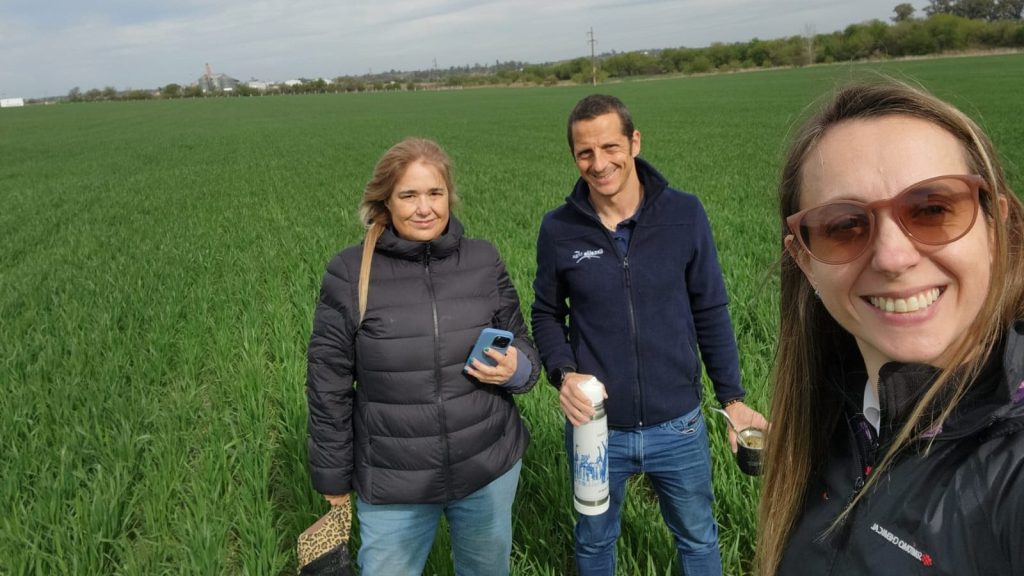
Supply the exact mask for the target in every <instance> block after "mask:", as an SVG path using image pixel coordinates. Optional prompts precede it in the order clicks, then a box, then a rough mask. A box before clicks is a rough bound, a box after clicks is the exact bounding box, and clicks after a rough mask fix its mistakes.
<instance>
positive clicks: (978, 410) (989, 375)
mask: <svg viewBox="0 0 1024 576" xmlns="http://www.w3.org/2000/svg"><path fill="white" fill-rule="evenodd" d="M938 375H939V369H938V368H935V367H934V366H929V365H926V364H911V363H907V364H904V363H899V362H889V363H887V364H885V365H883V366H882V368H881V370H880V371H879V375H878V392H879V402H880V404H881V408H882V428H881V431H880V437H881V438H883V439H891V438H892V437H893V435H894V434H895V433H896V432H898V431H899V429H900V427H902V426H903V424H904V422H906V419H907V418H908V417H909V416H910V413H911V412H912V411H913V410H914V408H915V407H916V406H917V403H918V402H919V401H920V399H921V397H922V396H924V393H925V391H926V390H927V388H928V385H929V384H931V383H932V382H933V381H934V380H935V378H936V377H938ZM955 377H956V376H954V378H955ZM951 395H952V387H951V386H947V387H946V388H945V389H944V390H942V391H941V392H940V397H939V398H938V400H937V401H936V402H935V403H934V405H935V406H936V409H935V410H934V411H933V413H934V415H938V412H939V410H941V407H942V406H945V405H946V402H947V401H948V400H949V397H950V396H951ZM1011 411H1013V412H1021V413H1022V414H1024V320H1018V321H1016V322H1014V323H1013V325H1012V326H1011V327H1010V329H1009V330H1008V331H1007V333H1006V336H1005V337H1004V339H1003V341H1002V343H1001V344H1000V346H998V347H997V349H996V353H994V354H992V357H991V358H990V359H989V361H988V363H987V364H986V365H985V367H984V368H983V369H982V371H981V373H980V374H979V376H978V378H977V381H976V382H975V384H974V385H973V386H971V387H970V388H969V389H968V391H967V393H966V394H965V395H964V397H963V398H962V399H961V400H960V403H959V405H958V406H957V408H956V410H954V411H953V413H952V414H951V415H950V417H949V418H948V419H947V420H946V422H945V423H943V426H942V429H940V430H921V432H923V433H925V435H939V434H941V435H942V436H943V437H960V436H965V435H968V434H971V433H973V432H975V431H977V430H978V429H980V428H982V427H984V426H985V425H987V424H988V423H990V422H991V421H993V420H995V419H999V418H1001V417H1004V416H1006V415H1007V413H1009V412H1011ZM922 421H923V422H926V423H927V422H930V421H931V418H928V417H927V416H926V417H925V418H924V419H923V420H922Z"/></svg>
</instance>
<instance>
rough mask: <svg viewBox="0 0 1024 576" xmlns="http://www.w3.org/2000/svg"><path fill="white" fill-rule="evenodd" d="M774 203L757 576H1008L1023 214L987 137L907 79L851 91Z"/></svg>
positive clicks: (1021, 478) (1016, 510) (1020, 493)
mask: <svg viewBox="0 0 1024 576" xmlns="http://www.w3.org/2000/svg"><path fill="white" fill-rule="evenodd" d="M779 198H780V209H781V216H782V221H781V228H782V235H783V243H784V246H785V249H786V256H785V257H784V259H783V262H782V277H781V304H780V334H779V350H778V358H777V359H778V363H777V366H776V374H775V385H774V390H773V400H772V412H771V418H772V422H773V424H772V433H771V436H770V443H769V445H768V447H767V455H766V459H767V461H766V467H765V484H764V490H763V494H762V503H761V511H760V529H759V543H758V547H757V550H758V558H757V567H758V572H759V573H761V574H764V575H768V574H825V573H828V574H882V573H885V574H910V573H917V572H918V571H920V570H922V569H926V570H927V571H928V572H927V573H929V574H958V575H964V574H979V575H980V574H1020V573H1024V547H1022V546H1020V542H1021V541H1022V538H1024V402H1022V400H1024V321H1022V320H1021V319H1022V318H1024V255H1022V239H1024V208H1022V205H1021V202H1020V200H1019V199H1018V198H1017V197H1016V196H1014V194H1013V192H1012V191H1011V190H1010V189H1009V187H1008V185H1007V182H1006V178H1005V175H1004V174H1003V170H1002V168H1001V167H1000V165H999V159H998V157H997V155H996V153H995V151H994V149H993V147H992V144H991V142H990V141H989V139H988V137H987V136H986V135H985V134H984V133H983V132H982V131H981V130H980V128H978V126H977V125H975V124H974V122H972V121H971V120H970V119H969V118H967V117H966V116H965V115H964V114H963V113H961V112H960V111H958V110H957V109H955V108H953V107H952V106H950V105H948V104H946V103H944V102H942V101H940V100H938V99H936V98H934V97H933V96H931V95H929V94H927V93H924V92H923V91H921V90H918V89H915V88H911V87H908V86H906V85H903V84H898V83H895V82H890V83H883V84H870V85H856V86H851V87H847V88H845V89H843V90H841V91H839V92H838V93H837V94H836V95H835V96H834V97H833V98H832V99H831V100H830V101H829V102H828V103H827V104H826V105H825V106H824V107H823V108H822V109H821V110H820V111H819V112H818V113H817V114H815V115H814V116H812V117H811V118H809V119H808V120H807V121H806V122H805V123H804V124H803V126H802V127H801V129H800V130H799V131H797V132H796V135H795V138H794V140H793V142H792V144H791V147H790V149H789V153H788V155H787V158H786V163H785V165H784V167H783V173H782V180H781V184H780V187H779Z"/></svg>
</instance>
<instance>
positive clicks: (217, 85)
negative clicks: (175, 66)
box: [196, 64, 239, 94]
mask: <svg viewBox="0 0 1024 576" xmlns="http://www.w3.org/2000/svg"><path fill="white" fill-rule="evenodd" d="M196 84H198V85H199V89H200V90H202V91H203V94H206V93H207V92H231V91H233V90H234V89H235V88H238V84H239V82H238V79H236V78H232V77H231V76H228V75H227V74H214V73H213V70H211V69H210V65H209V64H207V65H206V73H204V74H203V75H202V76H200V77H199V80H197V81H196Z"/></svg>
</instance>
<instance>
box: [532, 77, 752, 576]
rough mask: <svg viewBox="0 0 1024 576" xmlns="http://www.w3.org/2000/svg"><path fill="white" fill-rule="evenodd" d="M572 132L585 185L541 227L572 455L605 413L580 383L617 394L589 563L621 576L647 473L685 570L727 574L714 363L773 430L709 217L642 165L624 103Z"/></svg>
mask: <svg viewBox="0 0 1024 576" xmlns="http://www.w3.org/2000/svg"><path fill="white" fill-rule="evenodd" d="M568 138H569V148H570V150H571V152H572V156H573V159H574V161H575V163H576V167H577V168H578V169H579V172H580V178H579V179H578V180H577V181H576V185H575V187H574V188H573V191H572V193H571V194H570V195H569V197H568V198H567V199H566V203H565V204H564V205H562V206H559V207H558V208H556V209H555V210H552V211H551V212H549V213H548V214H547V215H545V217H544V220H543V222H542V223H541V227H540V234H539V237H538V239H537V277H536V279H535V281H534V292H535V300H534V304H533V317H532V323H533V335H534V339H535V341H536V343H537V348H538V349H539V350H540V354H541V360H542V361H543V363H544V366H545V368H546V370H547V373H548V379H549V380H550V381H551V382H552V383H553V384H554V385H555V386H556V387H558V388H559V403H560V404H561V408H562V411H563V412H564V413H565V417H566V419H567V422H566V430H565V433H566V448H567V450H568V451H569V454H570V458H569V459H570V460H572V457H571V454H572V452H571V450H572V445H571V437H572V427H571V426H572V425H578V424H581V423H583V422H586V421H588V420H589V419H590V416H591V415H592V414H593V409H592V408H591V405H590V402H589V400H588V399H587V396H586V395H585V394H583V392H582V391H580V389H579V388H578V385H579V383H581V382H583V381H584V380H586V379H588V378H589V377H590V376H595V377H597V379H598V380H600V381H601V382H602V383H604V385H605V390H606V392H607V400H606V401H605V409H606V411H607V414H608V425H609V435H608V436H609V438H608V440H609V447H608V455H609V465H608V467H609V484H610V493H611V502H610V506H609V509H608V511H607V512H605V513H603V514H600V515H598V516H584V515H579V517H578V519H577V522H576V528H575V531H574V533H575V536H576V564H577V569H578V570H579V573H580V574H581V575H585V576H589V575H594V574H608V575H612V574H614V573H615V541H616V539H617V538H618V536H619V511H620V508H621V506H622V501H623V498H624V496H625V487H626V480H627V479H628V478H629V477H630V476H633V475H635V474H641V473H643V474H647V475H648V477H649V478H650V480H651V483H652V485H653V487H654V489H655V491H656V492H657V494H658V499H659V504H660V506H661V512H662V517H663V518H664V519H665V523H666V524H668V527H669V529H670V530H671V531H672V533H673V535H674V537H675V541H676V548H677V551H678V555H679V563H680V568H681V570H682V572H683V573H684V574H686V575H688V576H692V575H705V574H715V575H720V574H721V572H722V567H721V557H720V554H719V551H718V528H717V525H716V524H715V519H714V517H713V515H712V511H711V503H712V500H713V498H714V496H713V492H712V488H711V458H710V452H709V450H708V437H707V431H706V429H705V426H704V421H703V418H702V416H701V410H700V402H701V394H702V385H701V362H702V361H703V363H704V365H705V366H706V368H707V373H708V376H709V377H710V379H711V381H712V383H713V384H714V389H715V397H716V399H717V401H718V402H719V403H720V404H721V405H722V406H723V407H725V410H726V411H727V412H728V413H729V415H730V417H732V419H733V421H734V422H736V423H737V425H738V426H740V427H741V428H742V427H745V426H758V427H762V428H763V427H766V426H767V422H766V421H765V419H764V417H763V416H762V415H761V414H759V413H757V412H756V411H754V410H752V409H750V408H749V407H747V406H746V404H744V402H743V398H744V395H745V393H744V390H743V388H742V386H741V385H740V371H739V357H738V353H737V350H736V338H735V336H734V334H733V331H732V324H731V322H730V320H729V310H728V298H727V295H726V291H725V284H724V281H723V279H722V273H721V269H720V268H719V265H718V259H717V254H716V251H715V245H714V240H713V238H712V236H711V228H710V225H709V223H708V219H707V215H706V214H705V213H704V208H703V206H702V205H701V203H700V201H699V200H698V199H697V198H696V197H695V196H693V195H691V194H686V193H683V192H679V191H678V190H674V189H672V188H670V187H669V186H668V182H667V181H666V180H665V178H664V177H663V176H662V175H661V174H659V173H658V172H657V170H655V169H654V167H652V166H651V165H650V164H648V163H647V162H645V161H644V160H643V159H641V158H638V157H637V155H638V154H639V153H640V132H639V131H637V130H636V129H635V128H634V126H633V120H632V118H631V116H630V114H629V111H628V110H627V109H626V107H625V105H624V104H623V103H622V102H621V101H619V100H618V99H617V98H615V97H613V96H605V95H592V96H588V97H586V98H584V99H583V100H581V101H580V102H579V103H577V104H576V107H575V108H574V109H573V111H572V113H571V114H570V115H569V122H568ZM698 348H699V353H698ZM730 440H731V441H732V442H733V449H734V450H735V439H734V437H733V436H732V435H731V434H730Z"/></svg>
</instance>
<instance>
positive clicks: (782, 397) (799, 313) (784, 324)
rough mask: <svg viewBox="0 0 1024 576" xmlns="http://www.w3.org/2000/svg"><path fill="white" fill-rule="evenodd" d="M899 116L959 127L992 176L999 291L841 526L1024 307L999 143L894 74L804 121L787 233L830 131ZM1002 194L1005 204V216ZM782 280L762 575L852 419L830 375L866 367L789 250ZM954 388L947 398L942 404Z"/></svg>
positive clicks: (786, 178)
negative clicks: (812, 161) (805, 172)
mask: <svg viewBox="0 0 1024 576" xmlns="http://www.w3.org/2000/svg"><path fill="white" fill-rule="evenodd" d="M895 115H899V116H910V117H914V118H919V119H922V120H925V121H928V122H931V123H932V124H934V125H936V126H939V127H941V128H943V129H944V130H946V131H947V132H949V133H950V134H952V135H953V136H954V137H955V138H956V139H957V140H958V141H959V142H960V143H961V145H962V146H963V148H964V151H965V155H966V158H967V163H968V166H969V167H970V170H971V171H972V172H975V173H977V174H980V175H981V176H982V177H983V178H984V179H985V182H986V183H987V186H986V188H987V190H983V191H982V192H981V205H982V209H983V212H984V215H985V222H986V224H987V225H988V226H989V228H990V232H991V235H992V236H991V237H992V239H993V241H992V243H991V246H992V265H991V275H990V279H989V293H988V296H987V297H986V298H985V301H984V303H983V305H982V308H981V310H980V311H979V313H978V315H977V317H976V318H975V319H974V321H973V323H972V324H971V326H970V328H969V329H968V330H967V332H966V333H965V334H964V337H963V338H962V339H961V340H960V342H959V343H958V344H957V345H956V346H955V347H954V349H952V350H950V351H949V358H950V359H951V360H950V362H949V363H948V365H947V366H946V367H945V369H944V370H942V371H941V373H940V376H939V377H938V378H937V379H936V380H935V381H934V382H933V383H932V384H931V385H930V386H929V387H928V389H927V391H926V392H925V393H924V395H923V396H922V397H921V400H920V402H918V404H917V405H916V407H915V408H914V410H913V411H912V412H911V414H910V416H909V418H908V420H907V422H906V423H905V424H904V425H903V427H902V428H901V429H900V430H899V431H898V433H897V434H896V437H895V439H894V440H893V442H892V443H891V445H890V446H891V447H890V448H889V449H888V450H887V452H886V453H885V454H884V455H883V457H882V459H881V461H880V462H879V464H878V465H877V466H876V467H875V469H874V471H873V472H872V474H871V476H870V478H869V479H868V482H867V484H866V486H865V487H864V489H862V490H861V491H860V492H859V494H858V495H857V497H856V498H854V499H853V500H852V501H851V502H850V503H849V504H848V505H847V507H846V508H845V509H844V511H843V512H842V514H840V515H839V517H837V518H836V519H835V521H834V523H833V524H832V528H833V529H834V528H836V527H837V526H839V525H840V524H841V523H842V522H844V521H845V519H846V517H847V514H848V513H849V512H850V511H851V510H852V509H853V508H854V507H855V506H856V505H857V504H858V503H859V502H860V499H861V497H862V496H863V495H864V494H866V493H867V492H868V491H869V490H870V489H872V488H873V487H874V486H875V484H877V482H878V481H879V478H882V477H884V475H885V471H886V470H887V469H888V468H889V467H891V466H892V464H893V461H894V458H895V456H896V455H897V454H899V452H900V451H901V450H903V449H904V448H906V447H907V445H908V444H909V443H910V442H912V441H913V440H915V439H919V438H921V437H922V434H923V433H925V432H926V431H928V430H933V429H935V427H936V426H941V424H942V422H944V421H945V419H946V418H947V417H948V416H949V414H950V413H951V412H952V411H953V409H954V408H955V407H956V405H957V403H958V402H959V401H960V400H961V398H963V395H964V393H965V392H966V391H967V389H968V388H969V387H970V385H971V383H972V382H973V381H974V380H975V378H976V376H977V375H978V373H979V372H980V370H981V369H982V367H983V363H984V362H985V361H986V360H987V359H988V357H989V355H990V354H991V352H992V351H993V349H994V348H995V347H996V345H997V344H998V342H999V340H1000V338H1001V337H1002V335H1003V333H1004V331H1005V330H1006V329H1007V328H1008V327H1009V325H1010V323H1011V322H1012V321H1013V320H1014V319H1016V318H1020V317H1022V315H1024V254H1022V242H1024V208H1022V205H1021V202H1020V200H1019V199H1018V198H1017V197H1016V196H1015V195H1014V194H1013V192H1012V191H1011V190H1010V188H1009V186H1008V185H1007V182H1006V176H1005V175H1004V173H1003V169H1002V168H1001V166H1000V164H999V159H998V157H997V156H996V154H995V151H994V148H993V145H992V142H991V141H990V140H989V138H988V137H987V136H986V135H985V133H984V132H982V130H981V129H980V128H979V127H978V126H977V125H976V124H975V123H974V122H973V121H972V120H971V119H970V118H968V117H967V116H966V115H965V114H963V113H962V112H960V111H959V110H957V109H956V108H955V107H953V106H951V105H950V104H947V103H946V102H943V101H941V100H939V99H938V98H935V97H934V96H932V95H930V94H928V93H927V92H925V91H924V90H922V89H919V88H916V87H912V86H910V85H908V84H905V83H901V82H897V81H893V80H886V81H881V82H872V83H859V84H855V85H850V86H847V87H845V88H841V89H840V90H838V91H837V92H836V93H835V94H834V95H833V96H832V98H831V99H830V100H828V102H827V103H826V104H825V105H824V106H823V107H822V108H821V109H820V110H819V111H818V112H817V113H815V114H813V115H812V116H811V117H810V118H808V119H807V120H806V121H804V123H803V124H802V126H801V127H800V129H799V130H798V131H797V132H796V133H795V135H794V137H793V139H792V142H791V144H790V147H789V149H788V154H787V155H786V159H785V164H784V165H783V170H782V176H781V181H780V184H779V208H780V216H781V219H780V233H781V234H780V240H784V239H785V237H786V236H787V235H788V234H789V231H788V230H787V229H786V225H785V220H786V217H787V216H789V215H791V214H793V213H795V212H797V211H798V210H799V206H800V193H801V190H800V186H801V183H802V173H801V170H802V168H803V166H804V164H805V161H806V159H807V157H808V155H809V154H810V153H811V152H812V151H813V150H814V148H815V147H816V146H817V145H818V143H819V142H820V141H821V139H822V137H823V136H824V135H825V133H826V132H828V130H829V129H830V128H832V127H833V126H835V125H837V124H839V123H841V122H845V121H851V120H858V119H869V118H878V117H883V116H895ZM1000 199H1005V203H1006V206H1007V215H1006V219H1005V222H1004V220H1003V218H1002V217H1001V208H1000V206H1001V204H1000ZM780 243H781V242H780ZM783 246H784V244H783ZM780 284H781V291H780V304H779V340H778V350H777V356H776V365H775V374H774V382H775V383H774V389H773V391H772V396H773V398H772V405H771V408H772V409H771V418H772V432H771V438H770V442H769V444H768V446H767V447H766V454H765V476H764V484H763V490H762V494H761V506H760V512H759V516H760V519H759V531H758V545H757V558H756V560H755V565H756V567H757V573H758V574H761V575H763V576H767V575H770V574H775V572H776V571H777V570H778V566H779V562H780V561H781V558H782V555H783V551H784V549H785V547H786V544H787V541H788V539H789V536H790V533H791V531H792V529H793V526H794V525H795V523H796V521H797V519H798V518H799V515H800V512H801V510H802V508H803V504H804V498H805V496H806V491H807V487H808V484H809V479H810V477H811V475H812V474H813V473H814V472H815V471H816V470H818V469H820V467H821V466H822V465H823V464H824V462H826V461H827V459H828V456H829V455H828V443H829V440H830V435H831V433H832V431H833V430H834V429H835V427H836V425H837V424H838V422H839V420H840V418H842V400H841V398H840V397H839V394H838V392H837V386H836V385H833V384H830V382H840V381H842V375H843V374H844V373H849V372H856V371H860V372H863V371H864V363H863V358H862V357H861V355H860V351H859V349H858V348H857V345H856V342H855V341H854V338H853V336H851V335H850V334H849V333H848V332H847V331H846V330H844V329H843V328H842V327H841V326H839V324H838V323H837V322H836V321H835V320H834V319H833V318H832V316H831V315H829V313H828V311H827V310H826V309H825V307H824V306H823V305H822V303H821V301H820V300H818V299H817V298H815V297H814V289H813V288H812V287H811V285H810V283H809V282H808V281H807V279H806V277H805V276H804V274H803V273H802V272H801V270H800V268H799V267H798V266H797V264H796V262H795V260H794V259H793V258H792V256H790V255H789V254H788V252H787V251H786V250H785V248H783V257H782V261H781V278H780ZM954 370H956V375H955V377H953V371H954ZM944 388H947V389H948V390H946V391H944V393H943V394H942V396H941V398H944V399H945V400H940V394H939V393H940V391H943V389H944Z"/></svg>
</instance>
